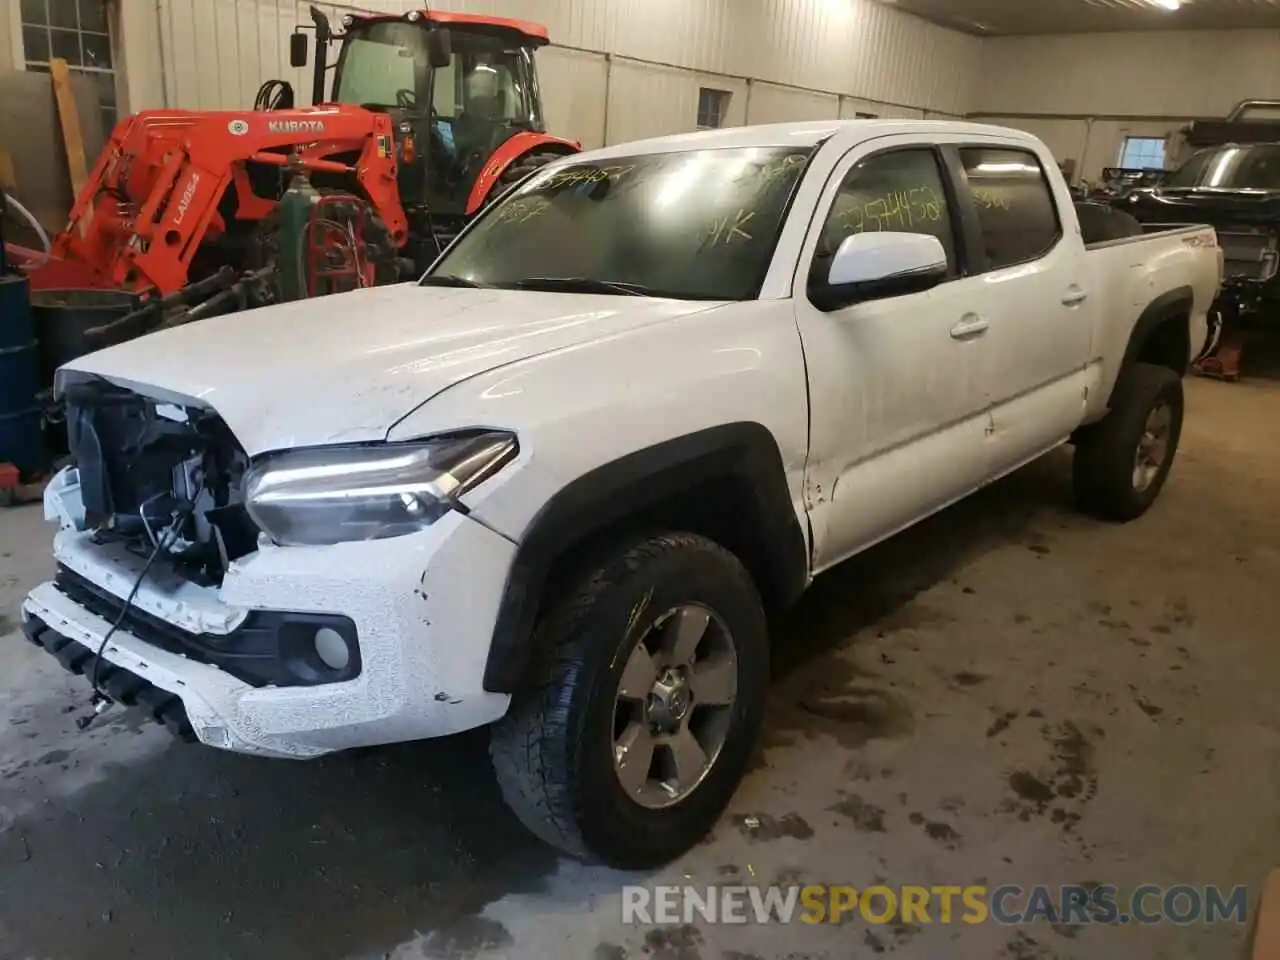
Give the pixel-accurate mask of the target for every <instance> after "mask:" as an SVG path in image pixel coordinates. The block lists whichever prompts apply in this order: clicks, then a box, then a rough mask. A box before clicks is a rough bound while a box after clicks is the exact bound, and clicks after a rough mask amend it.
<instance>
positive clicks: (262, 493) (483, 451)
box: [245, 431, 519, 546]
mask: <svg viewBox="0 0 1280 960" xmlns="http://www.w3.org/2000/svg"><path fill="white" fill-rule="evenodd" d="M518 451H519V447H518V445H517V444H516V438H515V436H514V435H512V434H510V433H505V432H502V431H488V432H484V433H477V434H468V435H461V436H454V437H441V438H438V439H435V440H427V441H423V442H415V443H386V444H379V445H376V446H364V447H317V448H314V449H306V450H295V451H291V452H288V453H281V454H275V455H273V456H269V457H267V458H265V459H264V460H262V462H260V463H256V464H255V465H254V466H253V467H252V468H251V469H250V470H249V471H248V472H247V473H246V474H245V507H246V509H247V510H248V511H249V515H250V516H251V517H252V518H253V520H254V522H255V523H256V524H257V525H258V527H259V528H260V529H261V530H262V531H263V532H265V533H266V534H267V536H269V537H270V538H271V539H272V540H274V541H275V542H276V543H278V544H282V545H286V546H304V545H309V546H320V545H324V544H333V543H349V542H352V541H358V540H381V539H384V538H387V537H401V536H404V535H406V534H410V533H416V532H417V531H419V530H424V529H426V528H427V527H429V526H431V524H433V523H435V521H436V520H438V519H439V518H440V517H441V516H443V515H444V514H445V513H446V512H448V511H449V510H450V509H452V508H453V507H454V506H455V503H456V499H457V498H458V497H460V496H462V494H464V493H466V492H467V491H468V490H470V489H472V488H473V487H475V486H477V485H478V484H479V483H481V482H482V481H483V480H485V479H486V478H488V477H490V476H492V475H493V474H494V473H496V472H497V471H498V470H500V469H502V467H503V466H504V465H506V464H507V463H509V462H510V461H511V460H512V459H513V458H514V457H515V455H516V453H517V452H518Z"/></svg>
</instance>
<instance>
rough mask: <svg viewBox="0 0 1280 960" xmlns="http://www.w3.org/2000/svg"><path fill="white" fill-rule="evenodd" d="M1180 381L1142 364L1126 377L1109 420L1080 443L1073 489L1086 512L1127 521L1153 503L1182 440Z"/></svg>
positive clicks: (1164, 370)
mask: <svg viewBox="0 0 1280 960" xmlns="http://www.w3.org/2000/svg"><path fill="white" fill-rule="evenodd" d="M1182 414H1183V396H1182V378H1181V377H1179V376H1178V375H1177V374H1176V373H1175V372H1174V371H1172V370H1170V369H1168V368H1167V367H1160V366H1156V365H1154V364H1150V363H1138V364H1135V365H1134V366H1133V368H1132V369H1130V370H1129V371H1128V372H1127V373H1125V374H1123V375H1122V378H1121V381H1120V383H1119V384H1117V386H1116V396H1115V398H1114V400H1113V401H1112V404H1111V412H1110V413H1108V414H1107V416H1106V419H1104V420H1102V421H1101V422H1099V423H1098V424H1095V425H1094V426H1092V427H1089V428H1088V429H1087V430H1085V431H1084V433H1083V435H1082V436H1081V437H1080V438H1079V440H1078V442H1077V443H1076V451H1075V463H1074V468H1073V485H1074V488H1075V495H1076V501H1077V503H1078V504H1079V505H1080V507H1081V509H1083V510H1084V511H1085V512H1087V513H1091V514H1093V515H1094V516H1097V517H1100V518H1102V519H1104V520H1114V521H1118V522H1122V523H1123V522H1126V521H1129V520H1135V519H1137V518H1138V517H1140V516H1142V515H1143V514H1144V513H1146V512H1147V510H1148V509H1150V507H1151V505H1152V504H1153V503H1155V501H1156V498H1157V497H1158V496H1159V495H1160V491H1161V489H1162V488H1163V487H1164V484H1165V480H1166V479H1168V476H1169V470H1170V468H1171V467H1172V466H1173V460H1174V457H1175V456H1176V455H1177V452H1178V442H1179V440H1180V439H1181V436H1182Z"/></svg>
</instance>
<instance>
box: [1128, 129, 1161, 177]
mask: <svg viewBox="0 0 1280 960" xmlns="http://www.w3.org/2000/svg"><path fill="white" fill-rule="evenodd" d="M1165 146H1166V144H1165V141H1164V140H1163V139H1162V138H1159V137H1125V138H1124V147H1123V148H1121V150H1120V166H1122V167H1124V168H1125V169H1126V170H1163V169H1164V162H1165V156H1164V150H1165Z"/></svg>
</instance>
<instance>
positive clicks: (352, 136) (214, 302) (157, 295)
mask: <svg viewBox="0 0 1280 960" xmlns="http://www.w3.org/2000/svg"><path fill="white" fill-rule="evenodd" d="M311 19H312V24H311V25H310V26H308V27H306V28H302V27H299V28H298V29H297V30H295V32H294V34H293V35H292V37H291V38H290V40H291V43H290V61H291V63H292V65H293V66H294V67H301V66H304V65H305V64H306V63H307V60H308V55H309V53H310V52H311V51H310V47H311V45H312V44H311V43H310V42H309V40H308V37H307V36H306V34H304V33H302V32H301V31H302V30H303V29H307V30H311V31H314V63H313V90H312V97H311V99H312V105H311V106H305V107H294V106H293V102H294V93H293V90H292V88H291V86H290V85H289V84H288V83H286V82H284V81H278V80H277V81H268V83H266V84H264V85H263V87H262V89H261V90H260V91H259V95H258V98H257V101H256V103H255V109H254V110H251V111H243V112H237V111H190V110H150V111H143V112H141V113H138V114H135V115H134V116H131V117H128V118H126V119H125V120H123V121H121V122H120V123H119V124H118V125H117V126H116V128H115V130H114V131H112V134H111V137H110V140H109V142H108V143H107V145H106V147H105V149H104V150H103V152H102V155H101V156H100V157H99V158H98V161H97V163H96V164H95V166H94V168H93V171H92V173H91V174H90V176H89V179H88V181H87V182H86V184H85V187H84V189H83V190H82V191H81V193H80V195H79V196H78V197H77V198H76V201H75V205H74V207H73V209H72V211H71V215H70V218H69V220H68V223H67V225H66V227H65V229H64V230H63V231H62V232H61V233H59V234H58V235H57V237H56V238H55V239H54V241H53V249H52V256H51V258H50V259H49V260H48V261H47V262H46V263H44V264H43V265H41V266H39V267H38V268H36V269H34V270H32V271H31V273H30V280H31V287H32V290H33V291H49V290H56V289H67V288H80V289H83V288H100V289H112V290H124V291H128V292H130V293H133V294H135V295H136V296H137V300H138V303H139V304H140V308H139V309H138V310H137V311H135V312H134V313H131V314H129V315H127V316H125V317H122V318H120V319H118V320H117V321H115V322H112V323H110V324H107V325H105V326H104V327H100V328H98V329H97V330H95V331H93V333H94V335H95V336H96V338H97V340H98V341H99V343H100V345H107V344H109V343H113V342H118V341H119V340H121V339H124V338H128V337H132V336H137V335H139V334H141V333H145V332H147V331H149V330H152V329H155V328H157V327H159V326H164V325H168V324H172V323H180V322H188V321H189V320H192V319H198V318H200V317H203V316H211V315H214V314H218V313H225V312H229V311H231V310H235V309H242V308H245V307H251V306H257V305H261V304H265V303H271V302H276V301H278V300H287V299H298V298H301V297H307V296H317V295H321V294H325V293H330V292H337V291H340V290H347V289H354V288H357V287H363V286H371V285H374V284H377V283H385V282H396V281H398V280H402V279H406V278H411V277H412V276H414V275H416V273H418V272H421V271H422V270H424V269H425V268H426V266H427V265H428V264H429V263H430V261H431V260H432V259H434V257H435V256H436V255H438V253H439V252H440V251H441V250H442V249H443V247H444V246H445V245H446V244H447V243H448V242H449V241H451V240H452V238H453V237H454V236H456V235H457V233H458V232H459V231H460V230H461V229H462V227H463V225H465V223H466V221H467V220H468V219H469V218H470V217H472V216H474V215H475V214H476V213H477V212H478V211H479V210H480V209H481V208H482V207H483V206H484V205H485V204H486V203H487V202H488V201H489V200H491V199H493V198H494V197H495V196H497V195H499V194H500V193H501V192H503V191H504V190H505V189H508V188H509V187H510V186H511V185H513V184H514V183H515V182H517V181H518V180H519V179H521V178H523V177H524V176H526V175H528V174H529V173H531V172H532V171H533V170H534V169H536V168H537V167H538V166H540V165H541V164H543V163H546V162H548V161H549V160H551V159H553V158H555V157H557V156H563V155H566V154H570V153H575V152H577V151H578V150H580V149H581V146H580V144H578V143H576V142H573V141H570V140H565V139H561V138H558V137H553V136H550V135H548V134H547V133H546V132H545V126H544V122H543V118H542V105H541V96H540V91H539V88H538V82H537V75H536V71H535V66H534V51H535V50H536V49H537V48H538V47H540V46H543V45H545V44H546V43H547V42H548V38H547V33H546V30H545V28H543V27H541V26H538V25H537V24H532V23H526V22H523V21H518V20H508V19H503V18H497V17H482V16H472V15H465V14H450V13H444V12H438V11H431V10H414V11H410V12H409V13H407V14H404V15H398V16H393V15H369V16H356V15H348V16H345V17H343V21H342V28H343V32H342V33H341V34H335V33H334V32H333V30H332V28H331V26H330V24H329V22H328V20H327V18H326V17H325V15H324V14H323V13H321V12H320V11H319V10H317V9H316V8H315V7H312V9H311ZM334 42H337V43H338V56H337V59H336V62H334V63H333V64H332V66H331V65H330V63H329V52H330V46H331V44H333V43H334ZM330 74H332V84H331V86H332V95H331V96H329V95H327V93H326V91H327V90H328V88H329V87H330Z"/></svg>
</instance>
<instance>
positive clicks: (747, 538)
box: [545, 474, 796, 607]
mask: <svg viewBox="0 0 1280 960" xmlns="http://www.w3.org/2000/svg"><path fill="white" fill-rule="evenodd" d="M759 510H760V504H759V501H758V499H757V498H756V496H755V495H754V493H753V492H752V490H751V487H750V484H749V481H748V480H747V478H745V477H741V476H736V475H734V474H726V475H724V476H720V477H713V478H711V479H709V480H706V481H704V482H702V483H699V484H697V485H695V486H692V487H690V488H689V489H687V490H683V491H680V492H679V493H677V494H674V495H673V496H670V497H666V498H664V499H662V500H659V501H656V502H654V503H651V504H648V505H647V506H645V507H644V508H642V509H640V510H638V511H636V512H634V513H631V514H628V515H627V516H626V517H623V518H621V519H619V520H617V521H615V522H613V523H611V524H608V525H606V526H604V527H601V528H600V529H598V530H595V531H593V532H592V533H591V534H590V535H589V536H587V537H586V538H585V539H584V540H582V541H580V542H579V543H578V544H575V545H574V546H573V547H571V548H570V549H568V550H566V551H565V552H564V553H562V554H561V555H560V556H559V557H558V558H557V559H556V561H555V563H554V564H553V565H552V567H551V571H550V573H549V575H548V577H547V589H546V591H545V594H546V595H548V596H555V595H557V594H559V593H562V592H563V591H564V590H566V589H568V588H569V585H570V584H571V583H572V582H573V581H574V580H575V579H576V578H577V577H578V576H580V575H581V574H582V573H583V571H584V570H586V569H589V568H590V567H592V566H593V565H595V564H596V563H597V562H598V561H599V560H600V559H601V558H602V557H604V556H605V555H606V554H609V553H612V552H613V551H615V550H616V549H617V548H618V545H619V544H620V543H622V542H624V541H626V540H628V539H638V538H641V537H644V536H647V535H652V534H658V533H667V532H673V531H680V532H683V533H696V534H698V535H699V536H703V537H706V538H707V539H708V540H713V541H715V542H716V543H718V544H719V545H720V546H722V547H724V548H725V549H726V550H728V551H729V552H730V553H732V554H734V555H735V556H736V557H737V558H738V559H739V560H741V561H742V565H743V566H744V567H746V568H747V572H748V573H749V574H751V579H752V581H753V582H754V583H755V586H756V590H757V591H758V592H759V594H760V597H761V599H762V600H763V601H764V602H765V604H766V605H767V606H775V607H776V606H784V605H786V604H787V603H789V602H791V601H792V600H794V599H795V596H794V593H795V585H794V584H795V579H796V577H795V575H794V571H790V570H788V569H787V565H786V564H784V563H781V562H779V561H780V560H781V558H780V557H779V555H778V552H777V551H776V550H774V549H772V545H771V544H770V542H769V538H768V536H767V535H766V534H765V532H764V531H765V529H766V528H765V526H764V525H763V524H762V523H760V522H759V520H760V519H761V518H760V517H759V515H758V511H759Z"/></svg>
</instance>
